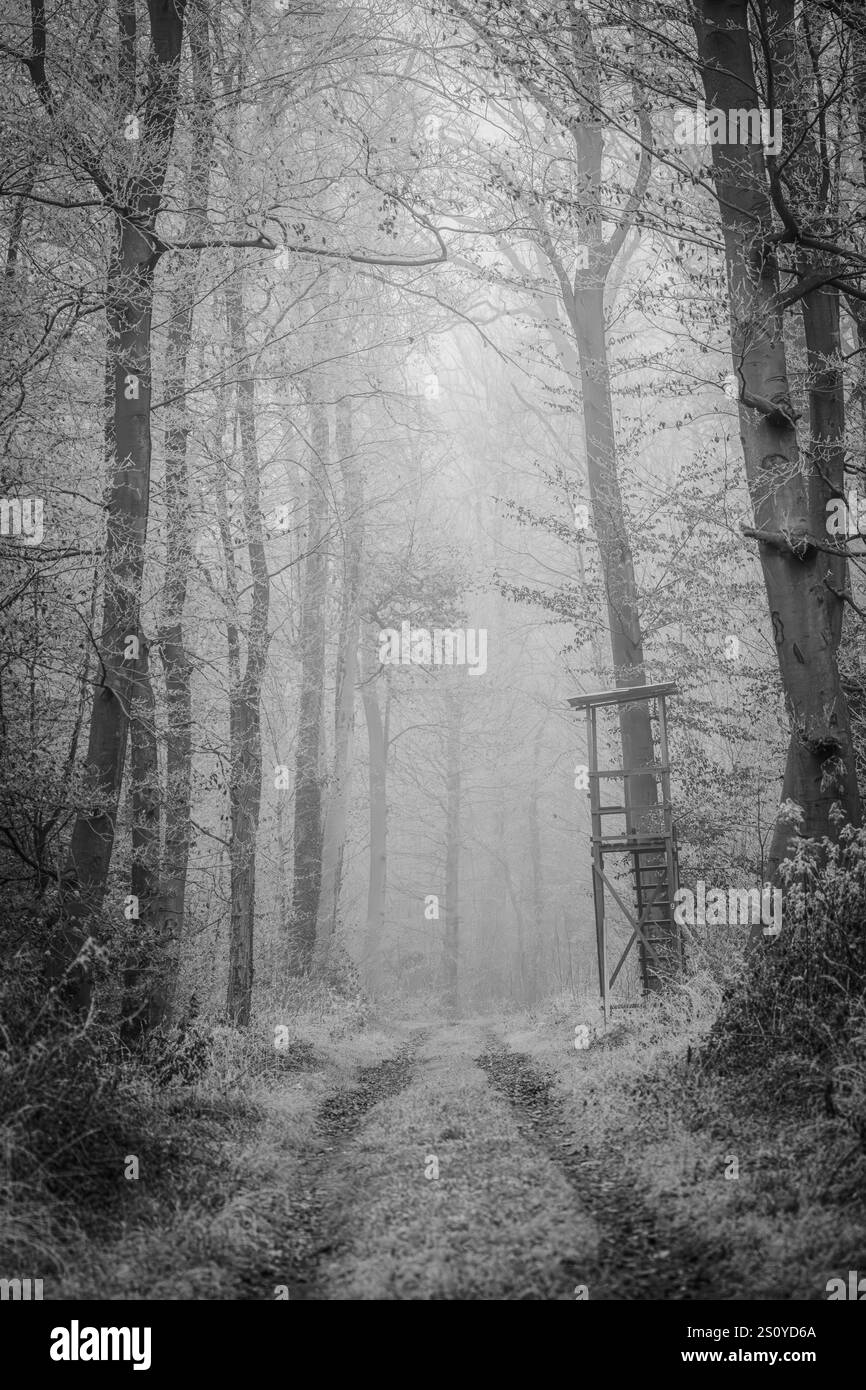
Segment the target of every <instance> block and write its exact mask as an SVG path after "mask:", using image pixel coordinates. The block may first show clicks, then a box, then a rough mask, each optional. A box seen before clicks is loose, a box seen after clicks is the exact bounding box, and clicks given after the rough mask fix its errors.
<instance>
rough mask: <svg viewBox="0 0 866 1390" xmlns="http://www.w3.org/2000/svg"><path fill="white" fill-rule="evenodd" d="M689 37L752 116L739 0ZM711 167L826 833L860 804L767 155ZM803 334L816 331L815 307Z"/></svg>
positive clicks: (755, 467)
mask: <svg viewBox="0 0 866 1390" xmlns="http://www.w3.org/2000/svg"><path fill="white" fill-rule="evenodd" d="M695 32H696V34H697V39H698V51H699V57H700V64H701V74H702V78H703V85H704V91H705V95H706V104H707V107H708V108H710V107H719V108H721V109H722V110H724V111H730V110H736V109H740V108H743V107H745V108H747V109H748V108H750V107H752V106H754V104H755V93H756V91H757V85H756V79H755V72H754V67H753V63H752V51H751V43H750V35H749V31H748V6H747V3H746V0H700V3H699V4H698V6H697V9H696V12H695ZM711 148H712V159H713V170H714V178H715V185H716V191H717V194H718V198H719V208H720V215H721V221H722V231H723V235H724V243H725V262H726V268H727V278H728V287H729V292H730V304H731V353H732V360H733V366H734V371H735V373H736V376H737V380H738V381H739V383H740V407H739V410H740V428H741V434H742V441H743V454H744V459H745V466H746V477H747V480H748V485H749V492H750V495H751V499H752V505H753V509H754V515H755V526H754V528H750V529H749V530H748V531H747V534H749V535H752V536H753V537H754V538H755V539H756V540H757V541H758V548H759V555H760V560H761V568H762V570H763V574H764V583H765V587H766V591H767V600H768V606H769V610H770V617H771V621H772V625H773V636H774V639H775V644H776V653H777V659H778V662H779V670H780V673H781V677H782V685H783V688H784V691H785V697H786V702H787V707H788V714H789V718H790V723H791V740H790V746H789V752H788V761H787V766H786V771H785V784H784V794H785V795H786V796H790V797H791V798H792V799H793V800H795V801H796V802H798V803H799V805H800V806H801V807H802V810H803V827H802V829H803V833H804V834H806V835H809V836H824V835H831V834H835V833H836V831H835V827H834V826H833V823H832V822H831V819H830V810H831V807H832V806H833V803H834V802H839V803H840V804H841V807H842V809H843V812H844V813H845V815H846V816H847V818H848V819H849V820H851V821H854V822H857V821H859V815H860V806H859V795H858V791H857V783H856V778H855V772H854V756H853V749H852V742H851V731H850V723H849V717H848V708H847V703H846V700H845V696H844V693H843V690H842V686H841V682H840V678H839V669H838V663H837V651H838V645H839V632H840V623H841V613H840V609H841V605H842V600H841V599H840V598H839V597H838V596H837V595H836V593H834V591H833V586H832V581H831V583H830V584H828V583H827V582H826V580H827V573H828V568H829V566H828V556H827V554H826V553H825V552H824V551H821V550H818V549H817V548H816V546H815V545H814V544H813V543H812V539H811V538H820V539H824V538H826V513H825V511H824V502H825V500H826V497H827V495H828V494H827V492H826V488H825V485H823V484H821V482H820V478H819V476H818V474H817V471H816V468H815V463H814V459H806V460H805V461H804V460H803V459H801V457H800V451H799V447H798V441H797V431H796V422H795V418H794V415H793V409H792V405H791V399H790V387H789V382H788V369H787V360H786V353H785V343H784V335H783V325H782V310H781V308H780V304H779V298H778V272H777V269H776V262H775V258H774V256H773V254H772V251H771V249H770V247H769V244H768V240H767V239H768V238H769V236H770V235H771V233H772V231H773V224H772V217H771V211H770V203H769V198H768V194H767V183H766V170H765V161H764V152H763V149H762V148H761V147H760V146H749V145H739V144H717V145H713V146H712V147H711ZM804 323H805V324H806V327H807V332H808V331H810V325H811V331H812V332H813V341H814V328H815V325H816V311H815V306H814V305H813V306H812V308H811V309H808V310H807V311H806V317H805V319H804ZM789 834H790V828H789V826H788V825H786V823H785V822H784V821H781V820H780V821H779V823H778V824H777V828H776V832H775V835H774V840H773V844H772V847H771V851H770V862H771V868H772V870H773V871H774V873H775V871H776V869H777V866H778V864H779V862H780V860H781V859H782V858H784V857H785V855H786V850H787V841H788V837H789Z"/></svg>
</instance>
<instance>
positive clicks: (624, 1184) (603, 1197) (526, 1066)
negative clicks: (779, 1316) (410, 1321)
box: [477, 1038, 737, 1302]
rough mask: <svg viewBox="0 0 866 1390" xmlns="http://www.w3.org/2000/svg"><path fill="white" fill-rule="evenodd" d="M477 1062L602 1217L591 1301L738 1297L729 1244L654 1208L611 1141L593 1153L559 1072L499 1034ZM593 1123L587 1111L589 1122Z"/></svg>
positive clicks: (587, 1280)
mask: <svg viewBox="0 0 866 1390" xmlns="http://www.w3.org/2000/svg"><path fill="white" fill-rule="evenodd" d="M477 1064H478V1066H479V1067H480V1068H481V1070H482V1071H483V1072H484V1073H485V1075H486V1076H487V1078H488V1080H489V1081H490V1083H491V1085H493V1086H494V1087H495V1088H496V1090H497V1091H498V1092H499V1093H500V1094H501V1095H502V1096H503V1097H504V1098H505V1099H506V1100H507V1101H508V1102H509V1103H510V1105H511V1106H512V1107H513V1109H514V1111H515V1113H516V1115H517V1117H518V1120H519V1123H520V1126H521V1128H522V1129H523V1130H524V1132H525V1133H526V1134H527V1135H528V1136H529V1137H532V1138H534V1140H535V1142H536V1143H537V1144H539V1145H540V1146H541V1147H542V1148H543V1149H544V1150H545V1152H546V1153H547V1154H548V1156H549V1157H550V1158H552V1159H553V1160H554V1162H556V1164H557V1165H558V1166H559V1168H560V1170H561V1171H562V1172H563V1174H564V1176H565V1177H566V1178H567V1180H568V1182H569V1183H570V1184H571V1185H572V1186H573V1188H574V1189H575V1190H576V1192H577V1193H578V1194H579V1196H580V1199H581V1201H582V1202H583V1203H584V1204H585V1206H586V1208H587V1210H588V1211H589V1212H590V1214H591V1215H592V1216H593V1217H594V1218H595V1219H596V1221H597V1222H598V1225H599V1229H600V1232H601V1239H600V1242H599V1246H598V1254H597V1256H596V1258H595V1260H593V1261H592V1263H591V1265H590V1266H589V1267H587V1269H586V1271H585V1277H584V1278H583V1281H582V1282H583V1283H584V1284H586V1285H587V1286H588V1288H589V1297H590V1299H612V1300H624V1301H625V1300H627V1301H633V1302H638V1301H643V1300H650V1299H652V1300H659V1301H661V1300H663V1301H666V1302H669V1301H675V1300H683V1301H689V1300H703V1299H730V1298H735V1297H736V1296H737V1288H736V1287H735V1286H734V1287H732V1286H731V1281H730V1277H726V1271H727V1269H728V1260H727V1257H726V1256H727V1252H726V1251H725V1250H724V1248H723V1247H721V1246H719V1248H712V1247H710V1246H708V1245H707V1243H706V1242H704V1241H699V1240H697V1239H696V1238H695V1237H694V1236H693V1235H692V1234H691V1233H690V1232H689V1230H688V1229H686V1228H684V1227H683V1226H682V1225H678V1224H676V1223H673V1222H668V1221H665V1220H664V1219H663V1218H661V1217H659V1216H658V1215H657V1214H656V1213H654V1212H653V1211H652V1209H651V1208H650V1207H649V1206H648V1204H647V1203H646V1202H645V1201H643V1200H642V1198H641V1196H640V1171H639V1167H638V1168H636V1167H635V1164H634V1162H633V1161H632V1162H631V1164H630V1165H626V1164H624V1161H623V1155H622V1152H621V1151H620V1150H619V1149H617V1148H614V1147H611V1148H610V1149H609V1151H608V1153H607V1155H606V1156H604V1157H603V1158H602V1157H599V1156H598V1155H595V1154H593V1155H591V1154H590V1153H589V1145H587V1144H585V1143H584V1142H582V1141H581V1136H580V1132H579V1130H577V1129H576V1128H575V1123H574V1120H573V1119H571V1120H570V1119H569V1118H568V1116H567V1114H566V1111H565V1106H564V1105H563V1102H562V1101H561V1100H560V1099H559V1098H558V1097H557V1096H556V1095H555V1094H553V1093H552V1088H553V1085H554V1081H555V1077H554V1076H553V1074H552V1073H550V1072H547V1071H545V1070H544V1069H543V1068H541V1067H540V1066H539V1065H538V1064H537V1063H536V1062H534V1061H533V1060H532V1058H530V1057H528V1056H526V1055H525V1054H524V1053H520V1052H511V1051H509V1050H508V1049H507V1048H504V1047H503V1046H502V1044H501V1043H500V1042H499V1041H498V1040H497V1039H492V1038H491V1040H490V1042H489V1043H488V1046H487V1050H486V1051H485V1052H484V1053H483V1054H482V1055H481V1056H480V1057H479V1058H478V1063H477ZM591 1122H592V1120H591V1116H587V1118H586V1123H587V1124H590V1123H591Z"/></svg>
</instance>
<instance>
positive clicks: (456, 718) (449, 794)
mask: <svg viewBox="0 0 866 1390" xmlns="http://www.w3.org/2000/svg"><path fill="white" fill-rule="evenodd" d="M461 695H462V692H460V691H458V690H448V691H446V693H445V769H446V772H445V938H444V943H443V958H442V1003H443V1006H444V1008H445V1012H446V1014H447V1015H448V1016H449V1017H451V1018H454V1017H456V1016H457V1014H458V1013H459V1012H460V975H459V964H460V787H461V776H460V759H461V729H462V722H463V706H462V699H461Z"/></svg>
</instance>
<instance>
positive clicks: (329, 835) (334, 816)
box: [316, 397, 364, 972]
mask: <svg viewBox="0 0 866 1390" xmlns="http://www.w3.org/2000/svg"><path fill="white" fill-rule="evenodd" d="M335 447H336V451H337V457H338V459H339V462H340V471H341V474H342V478H343V500H344V508H345V517H344V522H343V533H344V535H345V538H346V541H345V549H344V558H343V566H344V569H343V584H342V600H341V606H340V632H339V637H338V640H337V670H336V689H335V693H334V771H333V778H332V781H331V789H330V794H329V796H328V805H327V811H326V814H325V830H324V836H323V848H322V891H321V896H320V899H319V912H318V922H317V925H316V969H317V971H318V972H324V971H325V970H326V968H327V963H328V954H329V952H330V949H331V944H332V942H333V940H334V936H335V934H336V931H337V920H338V914H339V906H340V887H341V884H342V877H343V851H344V848H345V842H346V815H347V807H348V800H349V784H350V778H351V768H350V762H349V748H350V743H351V739H352V731H353V726H354V714H355V686H356V685H357V679H358V637H359V628H360V602H359V600H360V589H361V560H362V555H363V548H364V529H363V528H364V517H363V506H364V482H363V477H362V475H361V471H360V468H359V467H358V464H357V461H356V460H355V459H354V457H353V452H352V402H351V399H350V398H349V397H346V398H345V399H344V400H342V401H340V402H338V404H337V417H336V438H335Z"/></svg>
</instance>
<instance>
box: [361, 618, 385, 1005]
mask: <svg viewBox="0 0 866 1390" xmlns="http://www.w3.org/2000/svg"><path fill="white" fill-rule="evenodd" d="M378 649H379V644H378V633H377V630H376V628H375V627H374V626H373V625H372V624H371V623H367V624H365V625H364V640H363V643H362V647H361V650H362V666H361V701H362V703H363V706H364V718H365V720H366V723H367V744H368V748H369V759H370V761H369V802H370V869H369V875H368V880H367V923H366V937H365V943H364V959H365V964H366V974H367V978H368V980H369V982H370V983H371V984H374V985H375V984H377V983H378V982H379V979H380V977H381V970H382V960H381V955H382V944H383V937H384V932H385V889H386V886H387V877H388V741H389V738H388V724H389V719H388V702H387V696H386V702H385V712H384V715H383V712H382V709H381V707H380V704H379V681H380V675H379V669H378Z"/></svg>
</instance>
